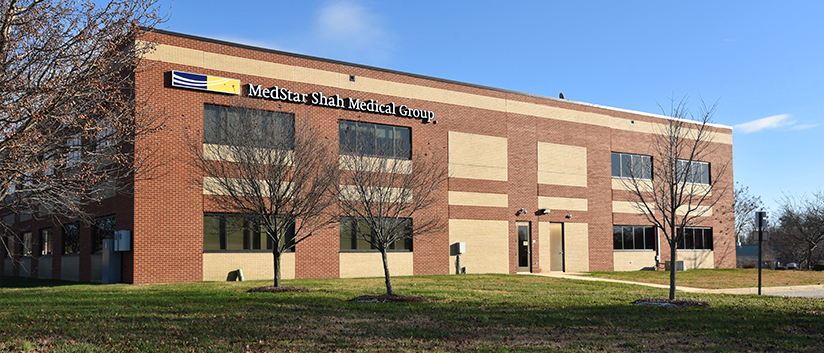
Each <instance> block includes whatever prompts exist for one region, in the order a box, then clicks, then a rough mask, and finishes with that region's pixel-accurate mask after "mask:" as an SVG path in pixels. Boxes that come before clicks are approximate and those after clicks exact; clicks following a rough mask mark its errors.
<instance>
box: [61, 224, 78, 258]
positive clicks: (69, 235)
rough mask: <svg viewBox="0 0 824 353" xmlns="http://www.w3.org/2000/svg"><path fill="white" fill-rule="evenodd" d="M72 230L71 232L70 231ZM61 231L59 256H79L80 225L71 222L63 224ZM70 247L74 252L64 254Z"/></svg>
mask: <svg viewBox="0 0 824 353" xmlns="http://www.w3.org/2000/svg"><path fill="white" fill-rule="evenodd" d="M72 228H73V230H70V229H72ZM62 231H63V232H62V233H63V234H62V235H61V236H62V237H63V248H62V249H61V255H73V254H80V223H79V222H73V223H67V224H64V225H63V229H62ZM72 247H73V248H74V251H71V252H66V251H67V250H69V249H71V248H72Z"/></svg>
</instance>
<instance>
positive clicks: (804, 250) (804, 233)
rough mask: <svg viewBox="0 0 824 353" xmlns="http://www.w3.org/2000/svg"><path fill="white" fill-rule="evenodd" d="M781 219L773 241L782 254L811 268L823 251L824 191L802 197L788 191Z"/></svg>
mask: <svg viewBox="0 0 824 353" xmlns="http://www.w3.org/2000/svg"><path fill="white" fill-rule="evenodd" d="M778 222H779V225H778V227H777V229H776V230H775V234H773V235H772V236H771V237H770V244H771V245H773V246H774V247H775V250H776V251H777V252H778V253H779V255H780V256H781V257H782V258H785V259H792V261H798V262H799V264H800V267H806V268H808V269H811V268H812V267H813V265H815V262H816V261H815V260H816V259H817V258H818V257H820V256H822V255H824V192H823V191H820V190H819V191H817V192H814V193H813V195H812V197H801V198H798V197H793V196H789V195H785V196H784V199H783V200H782V204H781V210H780V211H779V218H778Z"/></svg>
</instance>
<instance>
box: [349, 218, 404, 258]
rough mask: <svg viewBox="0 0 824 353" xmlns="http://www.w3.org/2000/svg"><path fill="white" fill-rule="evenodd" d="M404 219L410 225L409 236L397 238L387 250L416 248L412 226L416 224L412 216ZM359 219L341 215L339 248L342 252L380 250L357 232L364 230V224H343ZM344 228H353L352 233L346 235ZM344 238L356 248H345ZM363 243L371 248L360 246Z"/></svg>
mask: <svg viewBox="0 0 824 353" xmlns="http://www.w3.org/2000/svg"><path fill="white" fill-rule="evenodd" d="M403 220H405V221H406V222H408V224H409V225H408V229H409V234H408V236H407V237H404V238H402V239H398V240H396V241H395V242H394V243H393V244H392V245H390V247H389V249H387V250H386V251H387V252H400V253H405V252H414V250H415V249H414V246H413V244H414V242H413V238H412V227H413V226H414V223H413V221H412V218H403ZM357 221H358V218H357V217H347V216H342V217H340V222H339V223H338V227H339V231H338V234H339V238H338V239H339V244H338V248H339V250H340V252H342V253H345V252H378V249H377V248H374V247H373V246H372V244H369V243H368V242H367V241H365V240H363V239H362V238H361V237H360V234H361V233H360V232H357V230H358V229H360V230H363V229H362V226H363V224H361V226H359V227H354V224H352V225H349V226H347V227H344V226H343V224H344V223H346V222H357ZM360 222H365V221H364V220H360ZM360 222H359V223H360ZM365 225H366V226H367V227H368V226H369V225H368V224H365ZM356 228H357V229H356ZM344 229H351V230H352V234H349V235H347V236H346V237H345V236H344V234H343V233H344ZM370 231H371V229H370ZM344 239H348V241H349V243H350V244H351V245H352V246H353V247H354V248H343V244H344ZM401 242H403V248H400V249H399V248H398V245H399V243H401ZM361 245H364V246H369V249H361V248H360V246H361Z"/></svg>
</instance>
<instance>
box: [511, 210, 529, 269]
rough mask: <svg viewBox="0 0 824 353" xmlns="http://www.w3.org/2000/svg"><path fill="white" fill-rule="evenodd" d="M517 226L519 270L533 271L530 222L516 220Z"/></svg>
mask: <svg viewBox="0 0 824 353" xmlns="http://www.w3.org/2000/svg"><path fill="white" fill-rule="evenodd" d="M515 226H516V227H517V228H518V268H517V271H518V272H532V266H530V263H531V262H532V256H530V253H531V243H532V239H531V238H532V236H531V234H532V232H531V231H530V229H529V228H530V227H529V222H516V223H515Z"/></svg>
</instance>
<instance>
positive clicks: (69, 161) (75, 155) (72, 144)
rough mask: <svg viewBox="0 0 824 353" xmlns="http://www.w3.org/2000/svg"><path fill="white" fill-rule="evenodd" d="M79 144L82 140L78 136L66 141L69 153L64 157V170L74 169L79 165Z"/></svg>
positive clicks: (75, 135)
mask: <svg viewBox="0 0 824 353" xmlns="http://www.w3.org/2000/svg"><path fill="white" fill-rule="evenodd" d="M81 144H82V139H81V137H80V134H79V133H78V134H74V135H72V136H71V137H69V138H68V139H67V140H66V145H67V146H68V147H69V153H68V154H67V155H66V168H71V167H74V166H76V165H78V164H80V159H81V153H82V152H81V149H80V147H81Z"/></svg>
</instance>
